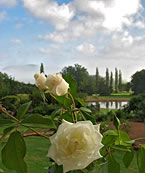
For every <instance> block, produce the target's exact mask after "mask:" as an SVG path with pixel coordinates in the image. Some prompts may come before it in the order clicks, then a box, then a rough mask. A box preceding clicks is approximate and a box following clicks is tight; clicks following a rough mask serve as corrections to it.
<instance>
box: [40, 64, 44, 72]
mask: <svg viewBox="0 0 145 173" xmlns="http://www.w3.org/2000/svg"><path fill="white" fill-rule="evenodd" d="M40 73H44V66H43V63H41V66H40Z"/></svg>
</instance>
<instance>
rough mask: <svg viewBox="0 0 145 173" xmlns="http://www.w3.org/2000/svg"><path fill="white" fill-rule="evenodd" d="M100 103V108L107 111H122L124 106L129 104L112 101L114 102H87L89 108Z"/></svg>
mask: <svg viewBox="0 0 145 173" xmlns="http://www.w3.org/2000/svg"><path fill="white" fill-rule="evenodd" d="M97 103H99V104H100V108H106V109H122V108H123V106H125V105H126V104H128V102H127V101H120V102H119V101H112V102H110V101H109V102H87V105H88V106H91V105H94V106H96V104H97Z"/></svg>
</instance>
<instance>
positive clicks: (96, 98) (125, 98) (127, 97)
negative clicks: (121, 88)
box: [86, 94, 132, 102]
mask: <svg viewBox="0 0 145 173" xmlns="http://www.w3.org/2000/svg"><path fill="white" fill-rule="evenodd" d="M131 97H132V95H129V94H124V95H123V94H112V95H110V96H88V97H87V98H86V101H100V102H103V101H129V100H130V99H131Z"/></svg>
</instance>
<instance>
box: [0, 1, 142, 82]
mask: <svg viewBox="0 0 145 173" xmlns="http://www.w3.org/2000/svg"><path fill="white" fill-rule="evenodd" d="M41 63H43V64H44V68H45V73H46V74H52V73H58V72H60V71H61V70H62V69H63V67H65V66H73V65H74V64H80V65H82V66H83V67H85V68H87V70H88V72H89V74H90V75H94V74H95V71H96V67H98V69H99V73H100V75H101V76H105V71H106V68H109V71H110V72H111V71H112V72H113V73H114V71H115V67H116V68H118V69H120V70H121V71H122V76H123V79H124V80H125V81H130V79H131V76H132V75H133V74H134V73H135V72H136V71H140V70H142V69H145V0H0V71H1V72H5V73H7V74H8V75H10V76H12V77H14V78H15V80H19V81H23V82H26V83H28V82H30V83H34V78H33V76H34V74H35V73H39V69H40V64H41Z"/></svg>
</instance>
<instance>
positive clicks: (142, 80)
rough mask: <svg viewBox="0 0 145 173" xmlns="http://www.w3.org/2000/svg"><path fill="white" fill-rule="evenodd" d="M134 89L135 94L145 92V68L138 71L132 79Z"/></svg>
mask: <svg viewBox="0 0 145 173" xmlns="http://www.w3.org/2000/svg"><path fill="white" fill-rule="evenodd" d="M131 85H132V91H134V94H140V93H144V92H145V70H141V71H137V72H136V73H135V74H134V75H133V76H132V79H131Z"/></svg>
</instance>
